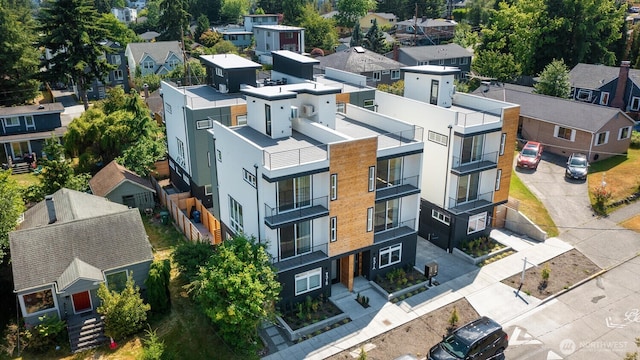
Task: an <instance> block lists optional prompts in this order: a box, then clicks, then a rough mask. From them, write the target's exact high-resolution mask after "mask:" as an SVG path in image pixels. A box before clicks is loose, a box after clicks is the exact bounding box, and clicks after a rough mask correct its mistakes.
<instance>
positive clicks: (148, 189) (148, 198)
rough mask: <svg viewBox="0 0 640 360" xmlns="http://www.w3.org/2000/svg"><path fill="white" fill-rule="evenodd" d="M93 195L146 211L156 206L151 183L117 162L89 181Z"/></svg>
mask: <svg viewBox="0 0 640 360" xmlns="http://www.w3.org/2000/svg"><path fill="white" fill-rule="evenodd" d="M89 188H90V189H91V193H92V194H93V195H96V196H102V197H104V198H107V199H109V201H113V202H115V203H118V204H122V205H126V206H128V207H130V208H138V209H140V210H144V209H147V208H153V207H154V205H155V199H154V196H155V193H156V190H155V189H154V188H153V185H152V184H151V182H150V181H149V180H147V179H144V178H141V177H140V176H138V174H136V173H134V172H133V171H131V170H128V169H127V168H125V167H124V166H122V165H120V164H118V163H117V162H116V161H115V160H113V161H111V162H110V163H109V164H107V166H105V167H103V168H102V169H100V171H98V173H97V174H95V175H94V176H93V177H92V178H91V180H89Z"/></svg>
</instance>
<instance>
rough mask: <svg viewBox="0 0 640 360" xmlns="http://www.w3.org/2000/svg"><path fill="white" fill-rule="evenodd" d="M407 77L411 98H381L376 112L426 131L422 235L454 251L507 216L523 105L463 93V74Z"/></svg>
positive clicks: (440, 70) (420, 69)
mask: <svg viewBox="0 0 640 360" xmlns="http://www.w3.org/2000/svg"><path fill="white" fill-rule="evenodd" d="M402 71H403V75H404V76H403V78H404V82H405V89H404V97H401V96H396V95H392V94H388V93H383V92H377V93H376V100H375V107H376V110H377V111H378V112H379V113H381V114H385V115H388V116H392V117H394V118H397V119H402V120H403V121H407V122H409V123H412V124H415V125H418V126H420V127H423V128H424V129H425V145H424V149H425V150H424V156H423V161H424V163H423V166H422V169H423V171H422V175H421V177H420V178H421V186H420V188H421V194H420V196H421V198H422V200H421V204H420V228H419V234H420V236H422V237H424V238H425V239H428V240H430V241H432V242H433V243H435V244H437V245H438V246H440V247H442V248H444V249H447V250H449V251H452V249H453V248H454V247H456V246H457V245H459V244H460V243H461V242H463V241H464V240H468V239H474V238H477V237H479V236H484V235H488V233H489V231H490V228H491V226H492V225H495V224H496V222H499V221H500V217H501V216H504V215H505V214H499V213H498V212H497V210H496V208H497V206H498V205H500V204H503V203H506V202H507V201H508V197H509V183H510V181H511V171H512V168H513V154H514V151H515V144H516V134H517V128H518V117H519V114H520V106H519V105H515V104H510V103H506V102H503V101H499V100H494V99H489V98H484V97H479V96H476V95H471V94H464V93H457V92H456V91H455V86H454V78H455V76H456V74H457V73H458V72H459V71H460V69H458V68H454V67H443V66H433V65H423V66H412V67H406V68H402Z"/></svg>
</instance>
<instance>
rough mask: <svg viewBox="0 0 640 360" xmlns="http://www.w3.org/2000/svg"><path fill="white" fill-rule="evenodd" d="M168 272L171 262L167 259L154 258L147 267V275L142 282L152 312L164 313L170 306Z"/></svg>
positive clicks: (169, 272) (169, 271)
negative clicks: (145, 288)
mask: <svg viewBox="0 0 640 360" xmlns="http://www.w3.org/2000/svg"><path fill="white" fill-rule="evenodd" d="M170 274H171V262H170V261H169V259H165V260H155V261H154V262H152V263H151V266H150V267H149V276H147V280H145V282H144V284H145V286H146V287H147V298H148V299H149V305H150V306H151V311H153V312H154V313H157V314H160V313H165V312H167V311H168V310H169V308H170V307H171V294H170V293H169V279H170Z"/></svg>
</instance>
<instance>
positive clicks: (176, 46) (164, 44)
mask: <svg viewBox="0 0 640 360" xmlns="http://www.w3.org/2000/svg"><path fill="white" fill-rule="evenodd" d="M127 47H128V48H129V49H130V50H131V54H132V55H133V59H134V60H135V62H136V64H139V63H140V61H142V59H143V58H144V57H145V55H149V56H151V57H152V58H153V59H154V60H155V61H156V62H158V63H164V62H165V60H166V59H167V57H169V54H170V53H174V54H176V55H177V56H178V57H179V58H180V59H182V56H181V55H180V54H182V48H181V47H180V42H179V41H156V42H141V43H129V45H127Z"/></svg>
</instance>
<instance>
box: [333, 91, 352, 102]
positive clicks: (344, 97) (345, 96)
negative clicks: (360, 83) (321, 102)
mask: <svg viewBox="0 0 640 360" xmlns="http://www.w3.org/2000/svg"><path fill="white" fill-rule="evenodd" d="M349 100H350V99H349V93H340V94H336V103H345V104H349Z"/></svg>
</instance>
